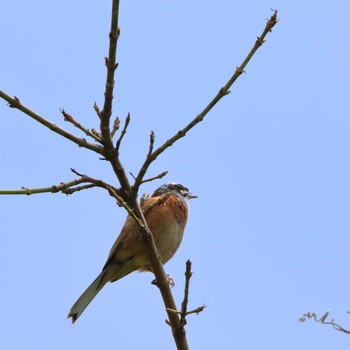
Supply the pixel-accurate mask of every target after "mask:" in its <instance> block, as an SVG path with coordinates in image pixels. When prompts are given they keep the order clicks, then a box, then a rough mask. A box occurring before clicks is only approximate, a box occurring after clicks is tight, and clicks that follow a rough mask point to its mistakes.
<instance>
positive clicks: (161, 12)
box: [0, 0, 350, 350]
mask: <svg viewBox="0 0 350 350" xmlns="http://www.w3.org/2000/svg"><path fill="white" fill-rule="evenodd" d="M82 4H83V3H82V2H71V1H66V0H62V1H60V2H59V3H57V2H47V1H37V0H34V1H31V2H28V1H23V0H18V1H16V2H9V1H7V2H6V3H4V4H3V6H2V11H1V14H0V18H1V19H0V28H1V31H0V33H1V34H0V37H1V40H0V50H1V59H0V60H1V65H0V77H1V79H0V81H1V89H2V90H4V91H6V92H7V93H8V94H10V95H15V96H17V97H19V98H20V99H21V101H22V103H24V104H26V105H27V106H29V107H31V108H32V109H34V110H35V111H36V112H38V113H39V114H41V115H43V116H45V117H46V118H47V119H49V120H51V121H53V122H55V123H57V124H59V125H60V126H63V127H64V128H66V129H68V130H70V131H72V132H74V133H76V134H78V135H81V134H79V132H78V131H77V130H76V129H74V128H72V126H71V125H68V124H67V123H65V122H64V121H63V120H62V116H61V114H60V112H59V108H62V107H63V108H65V110H66V111H67V112H69V113H71V114H72V115H74V117H75V118H76V119H78V120H79V121H80V122H81V123H82V124H84V125H85V126H86V127H88V128H92V127H97V126H98V122H97V119H96V115H95V113H94V111H93V108H92V106H93V103H94V102H95V101H96V102H97V103H98V104H100V105H101V106H102V102H103V91H104V80H105V67H104V60H103V57H104V56H106V55H107V49H108V28H109V22H110V17H109V12H110V1H100V2H98V3H97V2H96V3H93V4H86V3H84V6H82ZM271 8H277V9H278V10H279V17H280V22H279V23H278V25H277V26H276V28H275V30H274V31H273V32H272V33H271V34H270V35H269V36H268V38H267V42H266V44H265V45H264V46H263V47H262V48H261V49H260V50H259V51H258V53H257V54H256V56H254V58H253V60H252V61H251V63H250V64H249V66H248V67H247V69H246V74H243V75H242V76H241V77H240V79H239V80H238V81H237V83H236V84H235V85H234V86H233V87H232V89H231V91H232V93H231V94H230V95H228V96H226V97H225V98H224V99H223V100H222V101H221V102H220V103H219V105H217V106H216V107H215V108H214V109H213V110H212V111H211V112H210V114H209V115H208V116H207V117H206V119H205V121H204V122H203V123H201V124H200V125H198V127H196V128H195V129H194V130H192V131H191V132H190V133H189V134H188V135H187V137H186V138H185V139H182V140H181V141H179V142H178V143H177V144H176V145H174V146H173V147H171V148H170V149H169V150H168V152H167V153H166V154H164V155H162V156H161V157H159V159H158V161H157V162H156V163H155V164H154V165H153V166H152V167H151V168H150V172H149V173H148V175H149V176H153V175H155V174H158V173H160V172H162V171H164V170H168V171H169V175H168V176H167V178H166V179H165V180H163V181H158V182H154V183H151V184H147V185H145V186H144V187H142V189H141V192H152V191H153V190H154V189H155V188H156V187H158V186H159V185H161V184H162V183H163V182H164V181H165V182H168V181H177V182H181V183H183V184H185V185H186V186H188V187H189V188H190V189H191V190H192V192H194V193H196V194H197V195H198V196H199V198H198V199H196V200H193V201H192V202H191V215H190V218H189V222H188V225H187V229H186V233H185V237H184V241H183V244H182V246H181V248H180V249H179V251H178V253H177V254H176V255H175V257H174V258H173V259H172V260H171V261H170V262H169V263H168V264H167V265H166V271H167V272H168V273H169V274H170V275H171V276H172V277H173V278H174V279H175V281H176V286H175V288H173V292H174V296H175V298H176V300H177V303H178V304H180V302H181V300H182V293H183V283H184V277H183V274H184V271H185V261H186V260H187V259H191V261H192V262H193V272H194V275H193V279H192V280H191V292H190V303H189V307H190V308H196V307H198V306H200V305H202V304H203V303H204V304H206V305H207V308H206V310H205V312H203V313H202V314H200V315H198V316H196V315H195V316H191V317H189V319H188V325H187V334H188V340H189V344H190V347H191V349H213V348H217V349H233V348H237V349H242V350H253V349H254V350H255V349H260V350H265V349H266V350H275V349H276V350H277V349H278V350H281V349H282V350H291V349H293V350H294V349H301V350H303V349H310V348H311V349H316V348H317V349H321V350H322V349H330V348H332V349H337V350H345V349H348V348H349V341H350V340H349V339H350V338H349V336H347V335H345V334H342V333H339V332H337V331H335V330H333V329H332V328H331V327H330V326H325V325H320V324H316V323H314V322H312V321H308V322H306V323H304V324H301V323H299V322H298V318H299V317H300V316H301V315H302V314H304V313H306V312H308V311H313V312H316V313H317V314H318V315H319V316H321V315H322V314H323V313H324V312H326V311H327V310H328V309H331V318H332V317H333V318H335V320H336V321H337V322H338V323H340V324H341V325H343V326H344V327H345V328H348V329H350V315H349V314H347V313H346V312H347V311H348V310H349V309H350V278H349V273H348V266H349V261H350V258H349V230H350V220H349V204H350V203H349V198H350V186H349V178H350V137H349V136H350V119H349V115H350V99H349V81H350V71H349V60H350V57H349V56H350V50H349V45H348V39H349V38H348V36H349V35H348V33H349V30H348V28H349V25H348V13H349V12H350V4H349V3H348V2H347V1H339V0H338V1H337V0H336V1H333V2H332V4H330V3H329V2H317V3H316V2H301V1H293V2H288V3H286V2H285V1H280V0H275V1H266V0H259V1H258V0H251V1H232V0H220V1H216V2H215V3H214V2H211V1H210V2H209V1H197V0H193V1H191V2H188V1H183V0H180V1H176V2H172V3H169V2H165V1H157V0H155V1H148V2H145V1H121V11H120V26H121V37H120V41H119V46H118V62H119V68H118V71H117V75H116V97H115V105H114V115H118V116H119V117H120V118H123V117H124V116H125V115H126V114H127V113H128V112H130V113H131V117H132V120H131V124H130V127H129V130H128V133H127V135H126V137H125V142H124V143H123V145H122V149H121V159H122V161H123V164H124V165H125V167H126V169H127V171H130V172H137V171H138V169H139V166H140V165H141V164H142V162H143V160H144V157H145V154H146V152H147V147H148V138H149V132H150V130H154V132H155V134H156V144H157V145H160V144H161V143H163V142H164V141H165V140H166V139H167V138H169V137H170V136H172V135H173V134H174V133H175V132H176V131H178V130H179V129H180V128H182V127H183V126H184V125H185V124H186V123H187V122H188V121H190V120H191V119H192V118H193V117H194V116H195V115H196V114H197V113H198V112H200V111H201V110H202V109H203V107H204V106H206V104H207V103H208V102H209V100H210V99H211V98H212V97H213V96H214V95H215V94H216V92H217V91H218V89H219V88H220V87H221V86H222V85H223V84H224V83H225V82H226V81H227V79H228V78H229V77H230V76H231V74H232V72H233V71H234V69H235V67H236V66H237V65H239V64H240V63H241V61H242V60H243V59H244V57H245V56H246V54H247V53H248V52H249V50H250V48H251V46H252V44H253V43H254V41H255V39H256V36H257V35H259V34H260V33H261V31H262V29H263V28H264V26H265V20H266V19H267V18H268V17H270V15H271ZM0 115H1V138H0V148H1V150H2V152H0V164H1V172H0V187H1V188H2V189H8V188H19V187H21V186H26V187H43V186H50V185H54V184H59V183H60V182H62V181H63V182H64V181H69V180H71V179H73V178H75V176H74V175H73V174H72V173H71V172H70V170H69V169H70V168H75V169H76V170H78V171H79V172H81V173H84V174H88V175H91V176H94V177H97V178H101V179H103V180H105V181H109V182H111V183H113V184H115V185H117V184H116V182H115V181H116V180H115V178H114V177H113V173H112V171H111V169H110V168H109V167H108V164H106V163H104V162H102V161H100V160H99V159H98V156H97V155H95V154H92V153H91V152H89V151H87V150H84V149H79V148H78V147H76V146H75V145H73V144H71V143H70V142H69V141H67V140H65V139H63V138H61V137H59V136H58V135H55V134H53V133H52V132H51V131H49V130H48V129H46V128H44V127H42V126H41V125H39V124H37V123H36V122H35V121H33V120H31V119H30V118H29V117H27V116H25V115H22V114H21V113H20V112H18V111H16V110H12V109H9V108H8V107H7V106H6V103H4V102H1V103H0ZM0 205H1V221H0V238H1V249H0V266H1V275H2V276H1V279H0V288H1V298H0V310H1V314H2V317H1V321H0V329H1V339H2V340H1V343H2V346H3V348H4V349H21V348H23V347H26V348H35V349H47V348H50V349H62V348H65V349H77V348H85V349H92V350H93V349H101V348H103V349H106V350H108V349H116V348H118V349H126V350H127V349H137V348H140V347H142V348H149V349H150V348H152V349H172V348H174V344H173V340H172V337H171V335H170V330H169V329H168V327H167V326H166V325H165V323H164V319H165V318H166V314H165V312H164V310H163V305H162V301H161V299H160V295H159V293H158V291H157V290H156V289H155V287H154V286H152V285H151V284H150V282H151V280H152V279H153V276H152V275H151V274H147V273H145V274H132V275H130V276H128V277H126V278H125V279H123V280H121V281H118V282H117V283H114V284H108V285H107V286H106V287H105V288H104V289H103V291H102V292H101V293H100V294H99V295H98V296H97V298H96V299H95V300H94V301H93V303H92V304H91V305H90V306H89V308H88V309H87V310H86V312H85V313H84V314H83V316H82V317H81V319H79V320H78V321H77V323H76V324H75V325H74V326H72V325H71V324H70V322H68V320H66V315H67V313H68V311H69V308H70V307H71V305H72V303H73V302H74V301H75V300H76V298H77V297H78V296H79V295H80V294H81V292H82V291H83V290H84V289H85V288H86V287H87V286H88V285H89V283H90V282H91V281H92V280H93V279H94V278H95V277H96V275H97V274H98V273H99V272H100V269H101V268H102V266H103V264H104V262H105V259H106V257H107V254H108V252H109V249H110V247H111V245H112V244H113V242H114V240H115V238H116V237H117V235H118V233H119V230H120V228H121V226H122V224H123V222H124V218H125V213H124V212H123V211H122V210H121V209H119V208H117V207H116V206H115V203H114V202H113V200H111V198H109V197H108V196H107V195H106V193H104V192H102V191H101V190H97V189H93V190H89V191H85V192H83V193H78V194H75V195H74V196H70V197H66V196H64V195H61V194H56V195H51V194H42V195H37V196H29V197H28V196H23V197H22V196H12V197H9V196H7V197H5V196H2V197H1V198H0Z"/></svg>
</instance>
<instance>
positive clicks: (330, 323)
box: [299, 310, 350, 334]
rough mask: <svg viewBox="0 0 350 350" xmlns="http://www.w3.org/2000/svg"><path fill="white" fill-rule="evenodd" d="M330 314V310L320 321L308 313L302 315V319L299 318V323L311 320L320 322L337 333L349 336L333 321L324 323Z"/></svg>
mask: <svg viewBox="0 0 350 350" xmlns="http://www.w3.org/2000/svg"><path fill="white" fill-rule="evenodd" d="M329 313H330V310H328V311H327V312H326V313H325V314H324V315H323V316H322V317H321V318H320V319H317V316H316V314H315V313H313V312H308V313H307V314H304V315H303V316H302V317H300V318H299V322H305V321H306V319H310V318H313V319H314V320H315V322H320V323H323V324H329V325H331V326H332V327H333V328H334V329H336V330H337V331H339V332H343V333H346V334H350V331H349V330H347V329H345V328H343V327H341V326H340V325H339V324H337V323H335V322H334V319H331V320H330V321H326V319H327V317H328V315H329Z"/></svg>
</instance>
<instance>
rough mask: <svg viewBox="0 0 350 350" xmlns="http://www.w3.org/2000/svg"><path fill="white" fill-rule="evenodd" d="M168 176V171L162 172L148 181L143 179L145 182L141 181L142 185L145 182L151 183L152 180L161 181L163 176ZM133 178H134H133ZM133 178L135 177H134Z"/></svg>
mask: <svg viewBox="0 0 350 350" xmlns="http://www.w3.org/2000/svg"><path fill="white" fill-rule="evenodd" d="M167 174H168V171H167V170H166V171H163V172H162V173H160V174H158V175H157V176H153V177H150V178H148V179H145V180H142V183H143V184H144V183H145V182H151V181H154V180H157V179H161V178H163V177H164V176H165V175H167ZM133 177H134V176H133ZM134 178H135V177H134Z"/></svg>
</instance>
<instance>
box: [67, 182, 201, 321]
mask: <svg viewBox="0 0 350 350" xmlns="http://www.w3.org/2000/svg"><path fill="white" fill-rule="evenodd" d="M192 198H198V197H197V196H196V195H195V194H193V193H191V192H190V191H189V190H188V188H187V187H185V186H183V185H181V184H179V183H168V184H165V185H162V186H160V187H159V188H158V189H156V190H155V191H154V192H153V194H152V196H151V197H149V198H148V199H146V200H145V201H144V203H143V204H142V208H143V212H144V215H145V219H146V221H147V224H148V227H149V228H150V230H151V232H152V234H153V237H154V241H155V244H156V246H157V248H158V250H159V252H160V255H161V257H162V262H163V264H165V263H166V262H168V261H169V260H170V259H171V258H172V257H173V256H174V254H175V253H176V251H177V249H178V248H179V246H180V244H181V241H182V237H183V234H184V230H185V226H186V222H187V218H188V214H189V205H188V201H189V200H190V199H192ZM134 271H140V272H142V271H149V272H153V270H152V266H151V263H150V261H149V258H148V253H147V250H146V247H145V245H144V243H143V241H142V237H141V235H140V232H139V228H138V226H137V223H136V222H135V219H134V218H133V217H132V216H130V215H128V216H127V218H126V221H125V223H124V226H123V228H122V230H121V232H120V234H119V236H118V237H117V239H116V241H115V243H114V244H113V246H112V248H111V250H110V253H109V255H108V258H107V261H106V263H105V265H104V266H103V268H102V271H101V273H100V274H99V275H98V276H97V278H96V279H95V280H94V281H93V282H92V283H91V284H90V286H89V287H88V288H87V289H86V290H85V291H84V292H83V294H82V295H81V296H80V297H79V298H78V300H77V301H76V302H75V304H74V305H73V306H72V308H71V309H70V311H69V313H68V316H67V318H68V319H69V318H71V319H72V323H75V321H76V320H77V319H78V318H79V317H80V315H81V314H82V312H83V311H84V310H85V309H86V307H87V306H88V305H89V304H90V302H91V301H92V300H93V299H94V298H95V296H96V295H97V294H98V293H99V292H100V290H101V289H102V288H103V287H104V286H105V284H106V283H107V282H115V281H118V280H120V279H121V278H123V277H125V276H126V275H128V274H130V273H131V272H134Z"/></svg>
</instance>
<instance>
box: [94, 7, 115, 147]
mask: <svg viewBox="0 0 350 350" xmlns="http://www.w3.org/2000/svg"><path fill="white" fill-rule="evenodd" d="M118 18H119V0H113V4H112V17H111V29H110V32H109V52H108V57H106V58H105V63H106V68H107V77H106V87H105V100H104V105H103V110H102V111H101V112H100V114H99V115H100V119H101V123H100V130H101V135H102V142H103V144H104V145H105V146H107V147H112V139H111V133H110V118H111V115H112V101H113V91H114V74H115V71H116V69H117V67H118V65H117V62H116V59H117V41H118V37H119V33H120V32H119V28H118Z"/></svg>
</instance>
